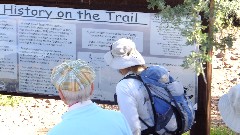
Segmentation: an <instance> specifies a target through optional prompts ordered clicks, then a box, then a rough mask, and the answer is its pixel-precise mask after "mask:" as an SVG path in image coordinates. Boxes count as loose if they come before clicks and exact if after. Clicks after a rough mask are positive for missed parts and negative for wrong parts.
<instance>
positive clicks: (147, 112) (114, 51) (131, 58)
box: [104, 38, 154, 135]
mask: <svg viewBox="0 0 240 135" xmlns="http://www.w3.org/2000/svg"><path fill="white" fill-rule="evenodd" d="M104 59H105V62H106V63H107V64H108V65H109V66H110V67H111V68H113V69H117V70H119V72H120V73H121V74H122V75H124V76H127V75H129V74H140V73H141V72H142V71H143V70H145V69H146V68H147V67H146V66H145V65H144V64H145V60H144V58H143V56H142V55H141V54H140V53H139V52H138V51H137V49H136V45H135V43H134V42H133V41H132V40H130V39H126V38H121V39H119V40H117V41H116V42H114V43H113V44H112V46H111V50H110V51H109V52H107V53H106V54H105V55H104ZM116 94H117V102H118V106H119V108H120V111H121V112H122V113H123V115H124V116H125V117H126V119H127V121H128V123H129V125H130V127H131V130H132V132H133V134H134V135H141V134H142V135H143V134H144V133H143V132H142V131H144V130H145V129H147V126H146V125H145V124H143V123H142V122H140V120H139V117H141V118H142V119H143V120H144V121H145V122H146V123H147V124H148V125H150V126H153V125H154V118H153V114H152V108H151V103H150V100H149V96H148V93H147V90H146V88H145V87H144V85H143V84H142V83H141V82H140V81H138V80H136V79H133V78H129V79H123V80H121V81H120V82H119V83H118V84H117V86H116Z"/></svg>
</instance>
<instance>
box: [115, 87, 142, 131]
mask: <svg viewBox="0 0 240 135" xmlns="http://www.w3.org/2000/svg"><path fill="white" fill-rule="evenodd" d="M116 92H117V101H118V106H119V108H120V111H121V113H122V114H123V115H124V116H125V118H126V119H127V121H128V124H129V125H130V128H131V130H132V132H133V135H141V125H140V121H139V115H138V111H137V105H138V104H137V101H136V99H135V97H134V94H133V92H132V91H131V90H130V88H129V87H128V86H127V84H124V83H120V84H118V85H117V87H116Z"/></svg>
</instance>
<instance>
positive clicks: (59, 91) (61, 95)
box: [58, 90, 67, 104]
mask: <svg viewBox="0 0 240 135" xmlns="http://www.w3.org/2000/svg"><path fill="white" fill-rule="evenodd" d="M58 93H59V97H60V98H61V100H62V101H63V102H64V103H65V104H67V103H66V99H65V97H64V96H63V93H62V91H61V90H58Z"/></svg>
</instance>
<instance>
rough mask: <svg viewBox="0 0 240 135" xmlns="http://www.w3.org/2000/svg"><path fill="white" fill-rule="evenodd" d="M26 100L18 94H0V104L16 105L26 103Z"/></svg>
mask: <svg viewBox="0 0 240 135" xmlns="http://www.w3.org/2000/svg"><path fill="white" fill-rule="evenodd" d="M26 102H28V100H27V99H26V98H24V97H20V96H11V95H0V106H12V107H14V106H17V105H19V104H21V103H26Z"/></svg>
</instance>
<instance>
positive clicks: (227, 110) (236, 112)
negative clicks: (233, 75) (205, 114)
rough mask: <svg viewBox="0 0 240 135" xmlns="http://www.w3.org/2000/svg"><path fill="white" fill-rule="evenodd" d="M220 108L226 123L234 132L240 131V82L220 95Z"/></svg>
mask: <svg viewBox="0 0 240 135" xmlns="http://www.w3.org/2000/svg"><path fill="white" fill-rule="evenodd" d="M218 109H219V111H220V115H221V116H222V119H223V121H224V123H225V124H226V125H227V126H228V127H229V128H230V129H232V130H233V131H234V132H237V133H240V84H237V85H235V86H233V87H232V88H230V90H229V91H228V93H226V94H224V95H223V96H221V97H220V99H219V102H218Z"/></svg>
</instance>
